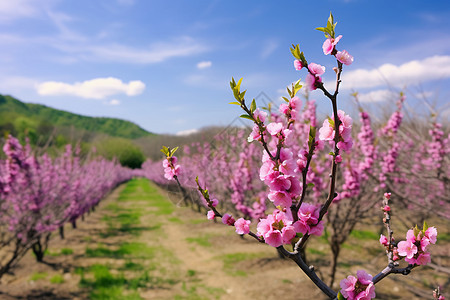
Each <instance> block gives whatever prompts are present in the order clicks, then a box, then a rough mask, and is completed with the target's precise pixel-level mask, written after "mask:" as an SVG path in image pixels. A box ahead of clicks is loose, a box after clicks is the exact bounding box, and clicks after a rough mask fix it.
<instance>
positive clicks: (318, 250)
mask: <svg viewBox="0 0 450 300" xmlns="http://www.w3.org/2000/svg"><path fill="white" fill-rule="evenodd" d="M169 198H172V197H169V195H167V194H166V192H164V191H162V190H160V189H158V188H157V187H156V186H154V185H153V184H151V183H149V182H148V181H147V180H144V179H136V180H133V181H130V182H128V183H127V184H125V185H123V186H121V187H119V188H118V189H116V190H115V191H114V192H113V193H112V194H111V195H110V196H109V197H107V198H106V199H105V200H104V201H102V202H101V203H100V205H99V206H98V208H97V209H96V211H95V212H93V213H91V214H90V215H89V216H86V218H85V221H84V222H78V228H77V229H76V230H73V229H71V228H69V226H67V228H66V239H65V240H60V239H59V238H58V237H55V238H54V239H53V240H52V242H51V245H50V249H49V253H48V254H47V256H46V257H45V262H46V263H45V264H38V263H36V262H35V261H34V258H33V256H32V255H31V253H29V254H28V255H27V256H26V257H25V258H24V259H23V260H22V261H21V262H20V265H19V266H18V268H16V269H15V270H14V274H12V275H7V276H5V277H4V278H3V279H2V282H1V284H0V299H2V300H3V299H5V300H12V299H125V300H126V299H177V300H178V299H179V300H181V299H193V300H194V299H195V300H196V299H237V300H239V299H265V300H267V299H269V300H270V299H287V300H289V299H312V298H314V299H325V298H324V297H323V296H322V295H321V294H320V293H319V292H318V291H317V290H316V289H315V288H314V287H313V285H312V283H311V282H310V281H309V280H308V279H307V278H306V277H305V276H304V275H303V274H302V273H301V271H300V270H299V269H298V268H297V267H296V266H295V265H294V264H293V263H292V262H291V261H289V260H281V259H278V258H277V255H276V252H275V250H274V249H273V248H271V247H269V246H266V245H261V244H259V243H257V242H255V241H254V240H252V239H249V238H245V239H243V238H240V237H239V236H237V235H236V234H235V233H234V230H233V228H232V227H228V228H227V227H225V226H224V225H223V224H221V223H216V224H215V223H213V222H210V221H207V220H206V217H205V216H203V215H200V214H198V213H196V212H193V211H192V210H190V209H188V208H183V207H176V206H175V205H174V204H173V203H172V202H171V201H170V200H169ZM172 200H173V199H172ZM174 202H175V201H174ZM314 243H315V244H314V249H313V250H314V251H312V250H311V251H310V252H309V253H308V255H309V257H310V258H311V261H312V262H313V263H314V265H315V266H316V267H317V269H318V270H319V271H321V272H325V274H326V272H328V270H327V266H325V265H324V262H325V261H326V260H324V256H325V255H326V254H325V253H327V252H328V248H327V246H326V244H325V243H324V241H323V240H320V239H316V240H315V242H314ZM357 243H361V241H357ZM364 243H366V241H364ZM367 243H368V244H370V245H375V247H377V244H376V242H375V243H374V242H373V241H370V243H369V242H367ZM352 247H353V246H352ZM358 247H359V248H358ZM358 247H357V246H354V247H353V248H354V249H356V251H359V256H358V255H356V256H355V255H354V254H352V255H353V256H352V257H351V261H352V265H348V266H345V265H341V270H342V269H343V271H344V272H346V273H347V274H349V273H356V270H357V269H360V268H361V261H360V260H364V256H363V255H362V254H361V253H362V251H363V250H366V249H365V248H364V247H362V246H358ZM367 249H369V250H370V249H371V248H370V247H367ZM380 257H381V258H380V261H381V260H382V256H380ZM381 263H382V262H381ZM339 276H340V277H343V275H342V274H339V275H338V278H340V277H339ZM378 291H380V296H381V297H378V299H388V298H385V297H383V291H389V293H391V292H392V291H394V294H395V295H398V296H395V295H394V296H392V295H391V296H390V298H389V299H406V298H402V295H405V294H404V293H405V292H406V291H405V290H404V289H403V288H402V287H401V286H400V287H399V286H397V285H395V286H394V285H393V284H392V283H390V284H389V283H388V284H387V285H386V287H385V288H381V289H378V287H377V292H378ZM408 299H415V298H414V297H412V296H408Z"/></svg>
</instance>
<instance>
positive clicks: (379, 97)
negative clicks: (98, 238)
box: [358, 90, 399, 103]
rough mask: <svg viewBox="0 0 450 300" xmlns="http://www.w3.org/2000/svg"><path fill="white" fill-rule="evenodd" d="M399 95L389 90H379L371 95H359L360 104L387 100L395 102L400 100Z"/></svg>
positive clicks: (370, 93)
mask: <svg viewBox="0 0 450 300" xmlns="http://www.w3.org/2000/svg"><path fill="white" fill-rule="evenodd" d="M398 95H399V93H396V92H393V91H389V90H377V91H372V92H369V93H365V94H361V93H358V100H359V101H360V102H365V103H368V102H383V101H387V100H393V99H396V98H398Z"/></svg>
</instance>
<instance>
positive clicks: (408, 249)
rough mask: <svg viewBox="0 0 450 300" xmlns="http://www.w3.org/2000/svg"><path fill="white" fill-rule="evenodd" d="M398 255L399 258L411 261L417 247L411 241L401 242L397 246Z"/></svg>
mask: <svg viewBox="0 0 450 300" xmlns="http://www.w3.org/2000/svg"><path fill="white" fill-rule="evenodd" d="M397 249H398V254H399V255H400V256H406V258H407V259H411V258H413V257H414V255H415V254H416V253H417V247H416V245H414V244H413V243H412V242H411V241H401V242H400V243H398V245H397Z"/></svg>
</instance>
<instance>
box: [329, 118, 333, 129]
mask: <svg viewBox="0 0 450 300" xmlns="http://www.w3.org/2000/svg"><path fill="white" fill-rule="evenodd" d="M328 123H330V126H331V127H332V128H334V120H333V119H332V118H330V117H328Z"/></svg>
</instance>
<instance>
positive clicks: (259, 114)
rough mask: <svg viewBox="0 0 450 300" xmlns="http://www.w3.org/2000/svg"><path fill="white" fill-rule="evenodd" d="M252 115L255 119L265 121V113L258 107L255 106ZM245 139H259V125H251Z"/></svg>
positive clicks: (251, 140)
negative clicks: (250, 130)
mask: <svg viewBox="0 0 450 300" xmlns="http://www.w3.org/2000/svg"><path fill="white" fill-rule="evenodd" d="M253 117H254V118H255V120H256V121H258V122H261V123H264V122H265V121H266V117H267V113H266V112H264V111H261V110H259V108H257V109H256V110H255V111H254V112H253ZM247 141H248V142H249V143H251V142H253V141H261V132H260V130H259V126H258V125H257V124H255V125H253V129H252V132H251V133H250V135H249V137H248V139H247Z"/></svg>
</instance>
